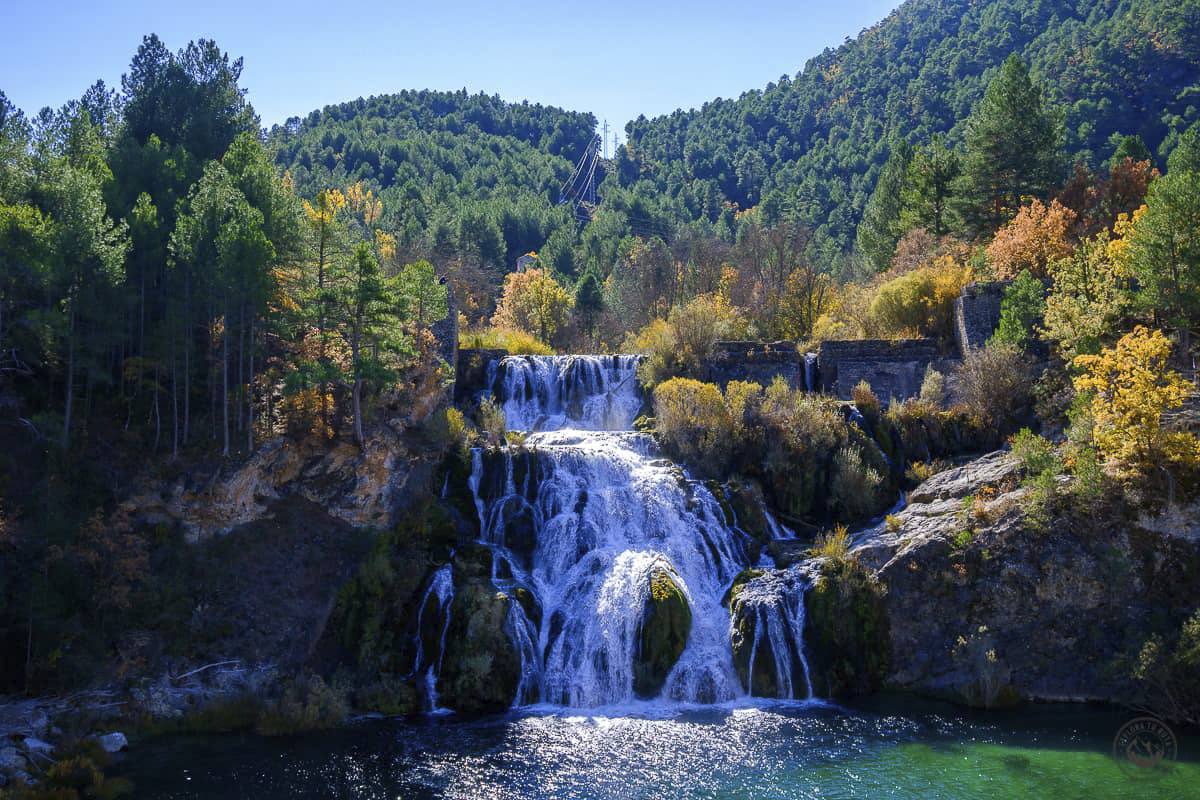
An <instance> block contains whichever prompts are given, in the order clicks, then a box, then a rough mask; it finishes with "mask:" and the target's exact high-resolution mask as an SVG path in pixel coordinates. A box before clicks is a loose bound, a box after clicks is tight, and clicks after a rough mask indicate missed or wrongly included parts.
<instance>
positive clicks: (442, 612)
mask: <svg viewBox="0 0 1200 800" xmlns="http://www.w3.org/2000/svg"><path fill="white" fill-rule="evenodd" d="M430 601H432V603H433V608H432V609H431V608H430ZM453 602H454V581H453V578H452V575H451V569H450V565H449V564H446V565H445V566H443V567H442V568H441V569H439V570H438V571H437V572H435V573H433V578H432V579H431V580H430V582H429V588H428V589H426V590H425V596H424V597H423V598H422V599H421V605H420V606H419V607H418V609H417V636H416V640H417V641H416V644H417V647H416V657H415V658H414V659H413V668H412V675H413V676H414V677H415V678H416V679H417V686H418V688H419V689H420V691H421V693H422V695H423V698H422V699H423V703H422V707H423V709H424V710H425V711H436V710H437V709H438V696H437V679H438V675H439V674H440V673H441V671H442V656H443V655H444V654H445V652H446V631H447V630H448V629H449V628H450V604H451V603H453ZM430 632H432V633H433V634H434V635H435V640H436V642H437V652H436V653H429V654H426V653H425V640H426V638H427V634H428V633H430Z"/></svg>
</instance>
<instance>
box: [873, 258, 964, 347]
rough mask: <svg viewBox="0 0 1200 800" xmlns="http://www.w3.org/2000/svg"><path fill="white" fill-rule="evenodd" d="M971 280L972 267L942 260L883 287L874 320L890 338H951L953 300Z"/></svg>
mask: <svg viewBox="0 0 1200 800" xmlns="http://www.w3.org/2000/svg"><path fill="white" fill-rule="evenodd" d="M971 277H972V273H971V268H970V267H969V266H965V265H962V264H959V263H958V262H956V261H955V260H954V259H953V258H951V257H949V256H946V257H943V258H941V259H939V260H938V261H937V262H935V263H934V264H933V265H931V266H928V267H922V268H921V269H917V270H914V271H912V272H909V273H907V274H905V275H901V276H900V277H899V278H895V279H893V280H891V281H888V282H887V283H885V284H883V285H882V286H880V287H879V289H878V291H877V292H876V293H875V297H874V299H873V300H872V301H871V310H870V315H871V318H872V319H873V320H874V322H875V324H876V325H877V326H878V328H879V331H880V332H881V333H882V334H884V335H887V336H901V335H913V334H917V335H925V336H940V337H947V336H950V335H951V333H952V332H953V330H954V329H953V322H954V301H955V299H956V298H957V297H958V295H959V294H960V293H961V292H962V288H963V287H964V286H966V285H967V284H968V283H969V282H970V281H971Z"/></svg>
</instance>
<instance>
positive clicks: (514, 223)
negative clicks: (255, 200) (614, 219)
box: [269, 90, 596, 264]
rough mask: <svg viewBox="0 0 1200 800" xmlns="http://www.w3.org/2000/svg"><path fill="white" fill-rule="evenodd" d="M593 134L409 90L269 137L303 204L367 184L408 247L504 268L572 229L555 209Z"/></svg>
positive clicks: (539, 116)
mask: <svg viewBox="0 0 1200 800" xmlns="http://www.w3.org/2000/svg"><path fill="white" fill-rule="evenodd" d="M595 129H596V118H595V117H594V116H593V115H592V114H587V113H579V112H571V111H563V110H561V109H558V108H552V107H548V106H542V105H530V104H528V103H521V104H515V103H511V104H510V103H505V102H504V101H502V100H501V99H500V98H499V97H496V96H488V95H485V94H482V93H481V94H476V95H468V94H467V92H466V91H465V90H462V91H458V92H434V91H405V92H400V93H399V94H392V95H384V96H378V97H371V98H368V99H366V100H363V99H362V98H359V99H358V100H354V101H352V102H348V103H341V104H339V105H335V106H327V107H325V108H324V109H323V110H321V111H313V112H312V113H311V114H309V115H308V116H307V117H305V118H304V119H303V120H301V119H300V118H299V117H293V118H292V119H290V120H288V121H287V122H286V123H285V124H284V125H277V126H275V127H274V128H273V129H272V130H271V133H270V145H269V146H270V147H271V148H272V149H273V151H274V155H275V161H276V163H277V164H279V165H280V166H282V167H284V168H285V169H287V170H288V171H289V173H290V174H291V176H292V180H293V181H294V182H295V186H296V192H297V194H298V195H300V196H301V197H311V196H313V195H315V194H316V193H317V192H318V191H320V190H321V189H324V188H328V187H345V186H348V185H350V184H353V183H357V182H359V181H361V182H362V183H363V185H364V187H366V188H370V189H372V190H373V191H375V192H376V193H377V194H378V195H379V197H380V198H381V199H382V201H383V204H384V209H385V214H386V215H387V218H388V225H389V227H390V228H392V229H393V230H396V231H398V232H399V233H400V234H401V237H402V241H403V242H404V243H407V244H413V243H415V242H416V241H417V240H418V239H420V238H421V237H422V236H425V235H426V234H428V235H429V237H430V239H431V243H432V244H434V245H435V246H438V247H440V248H441V249H460V248H461V249H463V250H473V251H475V253H476V254H477V255H479V256H480V257H481V258H482V259H483V260H484V261H488V262H492V263H497V264H502V263H506V262H511V261H513V260H514V259H515V258H516V257H517V256H518V255H520V254H521V253H524V252H527V251H529V250H533V249H539V248H540V247H541V246H542V244H543V243H544V242H545V240H546V239H547V238H548V237H549V236H550V234H551V233H552V231H553V230H554V229H555V228H557V227H559V226H560V225H562V224H565V221H566V220H567V219H568V217H567V216H565V215H564V214H562V213H555V212H553V211H551V209H552V208H553V205H554V204H555V203H556V202H557V199H558V198H557V192H558V188H559V186H561V185H562V183H563V181H564V180H566V179H567V178H568V177H569V176H570V174H571V170H572V168H573V167H574V160H575V159H577V158H578V157H579V154H580V153H582V152H583V150H584V148H586V147H587V144H588V142H589V141H590V139H591V137H592V135H593V132H594V131H595ZM492 222H496V223H497V224H498V226H499V230H498V231H496V230H495V229H494V226H493V225H492V224H491V223H492ZM497 232H498V233H499V235H500V237H499V240H498V239H497V237H496V234H497Z"/></svg>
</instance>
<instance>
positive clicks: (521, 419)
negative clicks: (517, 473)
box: [488, 355, 642, 431]
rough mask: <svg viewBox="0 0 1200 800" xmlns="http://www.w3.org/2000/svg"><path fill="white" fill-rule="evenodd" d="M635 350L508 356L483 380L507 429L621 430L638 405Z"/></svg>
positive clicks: (628, 422)
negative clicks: (626, 352) (602, 353)
mask: <svg viewBox="0 0 1200 800" xmlns="http://www.w3.org/2000/svg"><path fill="white" fill-rule="evenodd" d="M641 359H642V357H641V356H639V355H570V356H507V357H506V358H502V359H500V360H499V361H497V362H495V363H493V364H492V365H491V367H490V368H489V375H488V385H489V386H491V387H492V391H493V393H494V395H495V397H496V401H497V402H498V403H499V404H500V406H501V407H502V408H503V409H504V418H505V421H506V423H507V425H508V428H509V430H516V431H549V430H559V429H562V428H573V429H579V430H600V431H622V430H629V429H630V428H631V427H632V426H633V420H634V419H635V418H636V417H637V414H638V410H639V409H640V408H641V406H642V395H641V391H640V389H639V387H638V383H637V367H638V363H639V362H640V361H641Z"/></svg>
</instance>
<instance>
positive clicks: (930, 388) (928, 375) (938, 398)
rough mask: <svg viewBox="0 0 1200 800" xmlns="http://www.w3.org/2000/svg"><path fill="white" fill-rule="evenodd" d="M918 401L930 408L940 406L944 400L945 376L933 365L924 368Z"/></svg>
mask: <svg viewBox="0 0 1200 800" xmlns="http://www.w3.org/2000/svg"><path fill="white" fill-rule="evenodd" d="M920 401H921V402H922V403H924V404H925V405H927V406H930V407H931V408H941V407H942V404H943V403H945V402H946V376H944V375H943V374H942V373H940V372H938V371H937V370H936V369H934V368H933V367H929V368H928V369H926V370H925V379H924V380H922V381H921V396H920Z"/></svg>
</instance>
